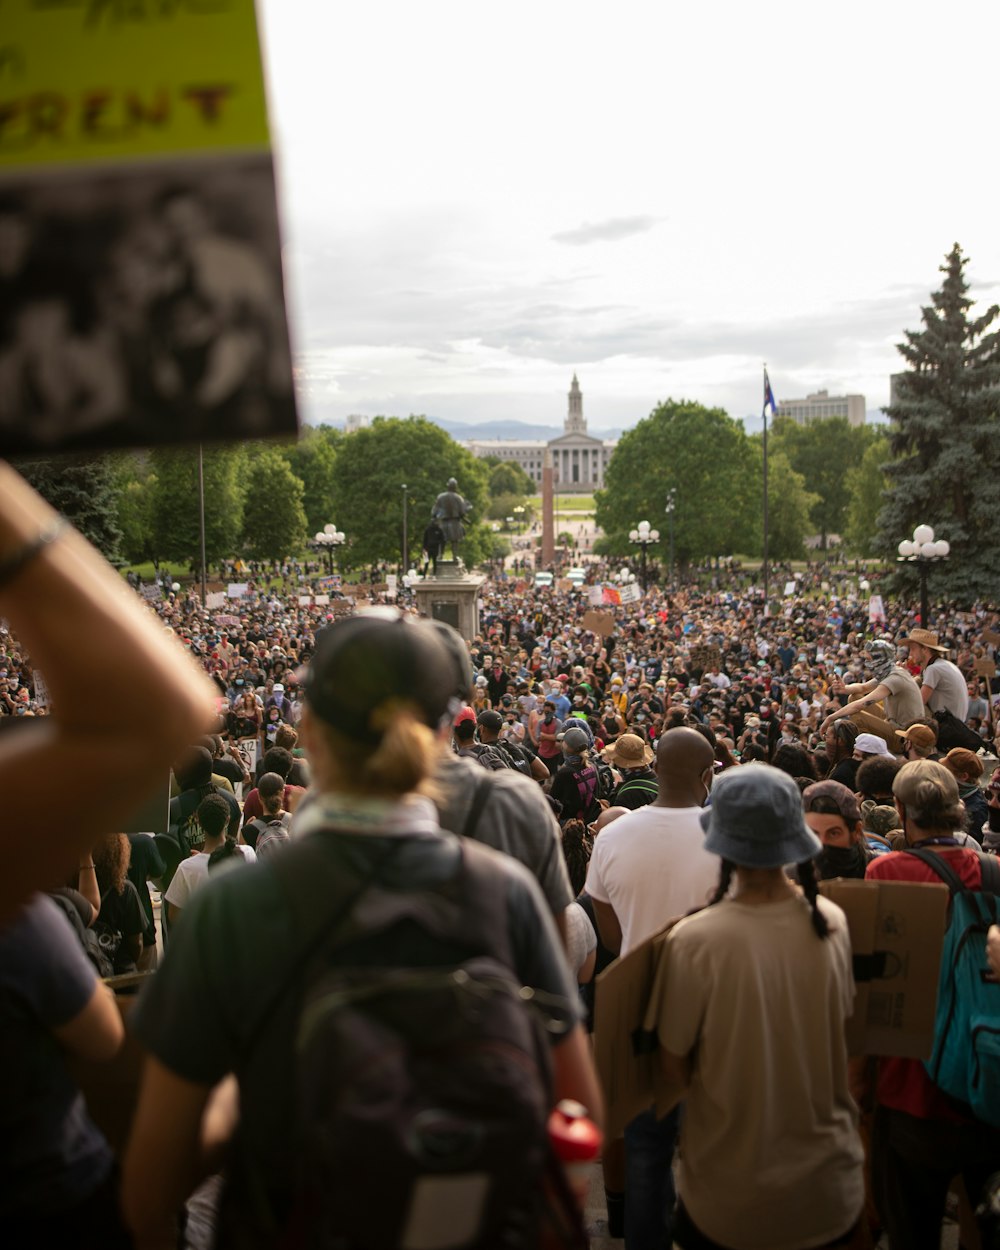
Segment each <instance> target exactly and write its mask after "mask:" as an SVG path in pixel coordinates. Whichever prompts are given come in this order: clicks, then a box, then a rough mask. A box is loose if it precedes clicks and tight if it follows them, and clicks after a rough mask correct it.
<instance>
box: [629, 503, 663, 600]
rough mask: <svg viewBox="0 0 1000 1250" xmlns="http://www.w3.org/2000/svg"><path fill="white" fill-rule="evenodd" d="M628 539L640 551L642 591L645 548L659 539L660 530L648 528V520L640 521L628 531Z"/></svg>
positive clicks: (644, 580) (644, 587)
mask: <svg viewBox="0 0 1000 1250" xmlns="http://www.w3.org/2000/svg"><path fill="white" fill-rule="evenodd" d="M628 540H629V542H630V543H633V544H634V545H635V546H636V547H638V548H640V550H641V551H642V593H643V594H645V593H646V590H647V588H648V587H647V582H646V548H647V547H649V546H652V545H655V544H656V543H658V542H659V541H660V531H659V530H653V529H650V528H649V522H648V521H640V522H639V524H638V526H637V527H636V528H635V529H634V530H630V531H629V536H628Z"/></svg>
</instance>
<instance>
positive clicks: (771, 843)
mask: <svg viewBox="0 0 1000 1250" xmlns="http://www.w3.org/2000/svg"><path fill="white" fill-rule="evenodd" d="M700 820H701V827H702V828H703V829H704V830H705V850H706V851H711V852H712V853H713V854H715V855H718V856H719V857H720V858H722V859H727V860H729V862H730V863H732V864H737V865H739V867H741V868H781V867H782V866H783V865H784V864H801V863H803V862H804V861H805V860H807V859H814V858H815V857H816V856H817V855H819V853H820V852H821V851H822V849H823V844H822V842H820V840H819V838H817V836H816V835H815V834H814V833H813V831H812V830H811V829H810V828H809V826H808V825H807V824H806V821H805V816H804V815H803V812H802V795H801V793H800V791H799V788H798V786H797V785H796V784H795V782H794V781H793V780H792V778H791V777H789V776H788V774H787V773H783V772H782V771H781V770H780V769H779V768H772V767H771V765H770V764H745V765H742V766H741V767H739V768H730V769H727V771H726V772H724V773H723V774H722V776H721V777H720V778H719V779H718V781H716V783H715V785H714V786H713V788H712V806H711V807H708V808H706V809H705V810H704V811H703V812H702V813H701V817H700Z"/></svg>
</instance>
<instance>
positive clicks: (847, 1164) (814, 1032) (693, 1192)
mask: <svg viewBox="0 0 1000 1250" xmlns="http://www.w3.org/2000/svg"><path fill="white" fill-rule="evenodd" d="M623 819H624V818H623ZM602 836H603V835H602ZM820 907H821V909H822V911H823V914H824V915H825V916H826V917H827V920H828V923H829V924H830V928H831V934H830V936H829V937H828V938H827V939H826V940H824V941H821V940H820V939H819V938H818V937H817V936H816V934H815V932H814V930H813V928H812V922H811V919H810V915H809V909H808V904H807V903H806V902H805V900H803V899H802V898H799V897H793V898H790V899H789V900H788V901H787V902H781V903H775V904H771V905H765V906H748V905H746V904H743V903H738V902H732V901H730V900H725V901H723V902H721V903H719V904H717V905H716V906H714V907H710V908H708V909H706V910H705V911H702V912H700V913H699V914H698V915H696V916H691V917H689V918H688V919H687V920H683V921H681V923H680V924H679V925H677V927H676V928H675V929H674V930H673V931H672V932H671V934H670V936H669V938H668V939H667V941H666V944H665V948H664V953H663V959H662V960H661V962H660V967H659V971H658V975H657V983H656V986H655V988H654V1000H656V1001H657V1002H658V1010H657V1029H658V1033H659V1038H660V1044H661V1046H663V1047H664V1048H665V1049H666V1050H668V1051H670V1052H671V1053H672V1054H674V1055H680V1056H691V1059H692V1062H693V1073H692V1081H691V1086H690V1089H689V1091H688V1093H687V1097H686V1101H685V1109H684V1118H683V1121H682V1129H681V1156H682V1171H681V1182H680V1193H681V1197H682V1198H683V1200H684V1205H685V1206H686V1208H687V1210H688V1213H689V1214H690V1216H691V1218H692V1220H693V1221H694V1222H695V1224H696V1225H697V1226H698V1228H699V1229H700V1230H701V1231H702V1232H703V1233H704V1234H705V1235H706V1236H707V1237H709V1238H711V1239H712V1240H713V1241H718V1242H720V1243H721V1244H722V1245H725V1246H731V1247H732V1248H733V1250H799V1248H800V1247H802V1246H808V1245H821V1244H823V1243H824V1242H826V1241H831V1240H833V1239H834V1238H835V1237H837V1236H838V1235H839V1234H841V1233H844V1232H846V1231H847V1230H848V1229H849V1228H850V1227H851V1225H852V1224H853V1223H854V1221H855V1220H856V1219H857V1217H858V1215H859V1213H860V1211H861V1206H862V1202H863V1199H864V1183H863V1179H862V1160H863V1152H862V1148H861V1141H860V1138H859V1137H858V1132H857V1112H856V1108H855V1105H854V1102H853V1101H852V1099H851V1097H850V1094H849V1093H848V1086H847V1048H846V1046H845V1043H844V1021H845V1019H846V1018H847V1017H848V1016H849V1015H850V1013H851V1010H852V1006H853V1000H854V979H853V976H852V972H851V945H850V938H849V936H848V932H847V922H846V920H845V917H844V913H843V912H842V911H841V910H840V908H839V907H837V906H835V905H834V904H833V903H830V902H828V901H827V900H826V899H822V898H821V899H820Z"/></svg>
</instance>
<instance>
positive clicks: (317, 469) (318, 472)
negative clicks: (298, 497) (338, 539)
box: [280, 425, 344, 534]
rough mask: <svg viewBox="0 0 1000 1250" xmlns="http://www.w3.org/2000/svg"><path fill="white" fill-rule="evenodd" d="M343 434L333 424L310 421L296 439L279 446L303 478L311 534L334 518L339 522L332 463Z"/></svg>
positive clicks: (303, 497)
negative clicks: (314, 423)
mask: <svg viewBox="0 0 1000 1250" xmlns="http://www.w3.org/2000/svg"><path fill="white" fill-rule="evenodd" d="M343 438H344V435H343V433H342V431H340V430H337V429H335V428H334V427H333V426H331V425H320V426H312V425H307V426H305V427H304V428H303V430H302V432H301V434H300V435H299V440H298V442H297V443H292V444H284V445H282V446H281V447H280V451H281V454H282V455H283V456H284V457H285V459H286V460H287V461H288V464H289V466H290V468H291V470H292V472H293V473H294V474H295V476H296V477H297V478H298V479H299V480H300V481H301V482H302V506H303V508H304V509H305V513H306V528H307V530H308V532H309V533H310V534H315V533H316V532H317V531H318V530H321V529H322V528H323V526H324V525H327V524H329V523H330V522H331V521H332V522H335V523H336V524H338V525H339V524H340V518H339V516H338V515H337V502H336V499H335V497H334V493H333V466H334V462H335V461H336V459H337V448H338V446H339V445H340V443H341V441H342V440H343Z"/></svg>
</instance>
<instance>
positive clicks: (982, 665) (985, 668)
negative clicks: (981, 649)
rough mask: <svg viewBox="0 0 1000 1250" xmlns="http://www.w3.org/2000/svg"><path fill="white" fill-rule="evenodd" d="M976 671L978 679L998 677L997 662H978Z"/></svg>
mask: <svg viewBox="0 0 1000 1250" xmlns="http://www.w3.org/2000/svg"><path fill="white" fill-rule="evenodd" d="M975 670H976V676H977V677H996V675H997V665H996V661H995V660H988V659H982V660H976V663H975Z"/></svg>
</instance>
